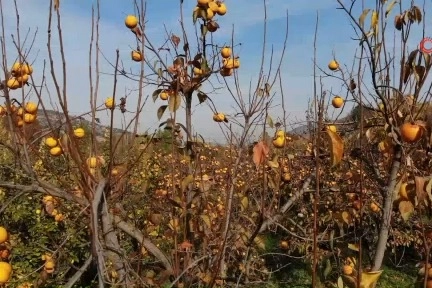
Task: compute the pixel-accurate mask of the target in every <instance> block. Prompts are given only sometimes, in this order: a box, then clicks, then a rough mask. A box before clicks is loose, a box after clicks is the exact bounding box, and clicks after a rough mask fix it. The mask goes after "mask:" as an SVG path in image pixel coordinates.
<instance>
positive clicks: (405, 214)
mask: <svg viewBox="0 0 432 288" xmlns="http://www.w3.org/2000/svg"><path fill="white" fill-rule="evenodd" d="M399 212H400V213H401V216H402V219H404V220H405V221H408V219H409V218H410V216H411V214H412V213H413V212H414V205H413V204H412V203H411V201H407V200H403V201H401V202H399Z"/></svg>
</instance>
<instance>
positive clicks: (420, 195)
mask: <svg viewBox="0 0 432 288" xmlns="http://www.w3.org/2000/svg"><path fill="white" fill-rule="evenodd" d="M414 181H415V191H416V195H417V200H418V203H424V200H425V199H426V196H427V195H426V190H425V183H426V179H425V178H424V177H420V176H415V177H414Z"/></svg>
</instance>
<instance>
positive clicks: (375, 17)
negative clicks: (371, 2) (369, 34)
mask: <svg viewBox="0 0 432 288" xmlns="http://www.w3.org/2000/svg"><path fill="white" fill-rule="evenodd" d="M378 19H379V14H378V12H377V11H375V10H373V11H372V19H371V28H372V30H373V31H374V33H375V35H377V34H378Z"/></svg>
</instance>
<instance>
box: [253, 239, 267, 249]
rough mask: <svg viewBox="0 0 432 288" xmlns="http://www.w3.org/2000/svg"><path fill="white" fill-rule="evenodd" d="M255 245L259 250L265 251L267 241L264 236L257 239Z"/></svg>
mask: <svg viewBox="0 0 432 288" xmlns="http://www.w3.org/2000/svg"><path fill="white" fill-rule="evenodd" d="M254 243H255V245H256V246H257V247H258V248H259V249H262V250H265V248H266V245H265V239H264V238H263V237H262V236H257V237H255V239H254Z"/></svg>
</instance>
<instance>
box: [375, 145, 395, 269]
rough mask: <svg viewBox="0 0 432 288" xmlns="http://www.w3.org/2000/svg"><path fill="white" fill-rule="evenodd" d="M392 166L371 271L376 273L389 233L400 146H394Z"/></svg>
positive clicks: (379, 267) (380, 264)
mask: <svg viewBox="0 0 432 288" xmlns="http://www.w3.org/2000/svg"><path fill="white" fill-rule="evenodd" d="M394 149H395V152H394V158H393V165H392V168H391V172H390V178H389V180H388V185H387V191H386V195H385V198H384V208H383V217H382V221H381V227H380V232H379V236H378V244H377V248H376V253H375V258H374V265H373V268H372V271H378V270H380V269H381V266H382V262H383V259H384V254H385V251H386V248H387V240H388V235H389V231H390V224H391V218H392V217H391V216H392V208H393V194H394V189H395V187H396V183H397V174H398V172H399V168H400V164H401V159H402V147H401V146H400V145H396V146H395V148H394Z"/></svg>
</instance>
